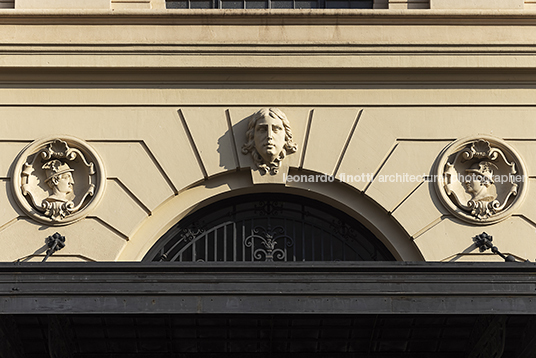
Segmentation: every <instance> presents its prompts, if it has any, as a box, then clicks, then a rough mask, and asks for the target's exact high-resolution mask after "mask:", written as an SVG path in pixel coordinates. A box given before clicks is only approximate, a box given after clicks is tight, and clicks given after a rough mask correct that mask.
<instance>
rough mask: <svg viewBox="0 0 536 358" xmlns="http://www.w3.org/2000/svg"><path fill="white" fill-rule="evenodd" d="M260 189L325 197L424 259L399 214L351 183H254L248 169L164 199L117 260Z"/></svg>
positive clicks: (398, 250)
mask: <svg viewBox="0 0 536 358" xmlns="http://www.w3.org/2000/svg"><path fill="white" fill-rule="evenodd" d="M260 192H274V193H283V194H284V193H288V194H293V195H299V196H303V197H307V198H311V199H315V200H318V201H321V202H323V203H325V204H327V205H330V206H332V207H334V208H335V209H338V210H341V211H343V212H345V213H346V214H348V215H349V216H351V217H353V218H355V219H356V220H358V221H359V222H360V223H362V224H363V225H364V226H365V227H366V228H367V229H368V230H370V231H371V232H372V233H373V234H374V235H375V236H376V237H377V238H378V239H379V240H380V241H381V242H382V243H383V244H384V245H385V246H386V247H387V249H388V250H389V251H390V252H391V253H392V254H393V256H394V257H395V258H396V259H397V260H399V261H421V260H423V257H422V254H421V253H420V251H419V250H418V248H417V247H416V246H415V244H414V243H413V241H412V240H411V238H410V237H409V235H408V234H407V232H405V231H404V229H403V228H402V227H401V226H400V225H399V224H398V223H397V222H396V220H395V219H394V218H393V217H392V216H390V215H389V214H388V213H387V212H386V211H385V210H384V209H383V208H381V207H380V206H379V205H377V204H376V203H375V202H374V201H372V200H371V199H370V198H368V197H367V196H365V195H363V194H362V193H360V192H358V191H356V190H355V189H353V188H352V187H350V186H348V185H345V184H342V183H339V182H333V183H287V184H286V185H283V184H258V185H253V184H252V181H251V174H250V172H249V171H239V172H232V173H226V174H223V175H220V176H216V177H213V178H211V179H208V180H206V181H204V182H203V183H201V184H199V185H196V186H193V187H191V188H189V189H187V190H185V191H183V192H181V193H180V194H179V195H177V196H175V197H174V198H172V199H170V200H168V201H167V202H165V203H164V204H162V205H161V206H160V207H159V208H157V210H155V211H154V212H153V214H152V215H151V216H150V217H149V218H147V219H146V220H145V221H144V222H143V223H142V224H141V226H140V227H139V228H138V230H137V231H136V232H135V234H134V235H133V236H132V237H131V239H130V240H129V242H128V243H127V244H126V245H125V247H124V249H123V250H122V251H121V253H120V254H119V255H118V257H117V260H118V261H140V260H142V259H143V257H144V256H145V255H146V253H147V252H148V251H149V250H150V249H151V248H152V247H153V245H154V244H155V243H156V242H157V241H158V240H159V239H160V237H161V236H162V235H164V234H165V233H166V232H167V231H168V230H169V229H170V228H171V227H173V226H174V225H175V224H176V223H178V222H179V221H180V220H181V219H183V218H184V217H186V216H187V215H188V214H190V213H192V212H194V211H196V210H198V209H200V208H203V207H205V206H207V205H210V204H212V203H214V202H217V201H219V200H222V199H226V198H230V197H233V196H238V195H243V194H250V193H260Z"/></svg>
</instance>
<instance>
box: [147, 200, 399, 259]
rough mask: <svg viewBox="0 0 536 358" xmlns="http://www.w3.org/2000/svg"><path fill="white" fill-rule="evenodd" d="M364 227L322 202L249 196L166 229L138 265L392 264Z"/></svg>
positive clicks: (385, 252) (191, 215) (381, 245)
mask: <svg viewBox="0 0 536 358" xmlns="http://www.w3.org/2000/svg"><path fill="white" fill-rule="evenodd" d="M393 260H395V259H394V257H393V255H392V254H391V253H390V252H389V250H387V248H386V247H385V246H384V245H383V243H381V241H380V240H378V239H377V238H376V237H375V236H374V235H373V234H372V233H371V232H370V231H369V230H368V229H367V228H365V227H364V226H363V225H362V224H361V223H359V222H358V221H357V220H355V219H353V218H351V217H350V216H348V215H347V214H345V213H343V212H341V211H339V210H337V209H335V208H332V207H330V206H328V205H326V204H324V203H321V202H318V201H315V200H311V199H307V198H303V197H299V196H295V195H282V194H254V195H253V194H252V195H245V196H239V197H235V198H231V199H226V200H222V201H220V202H217V203H214V204H212V205H209V206H207V207H205V208H203V209H201V210H198V211H197V212H194V213H193V214H190V215H189V216H187V217H186V218H184V219H183V220H181V221H180V222H179V223H178V224H176V225H175V226H174V227H172V228H171V229H170V230H169V231H168V232H167V233H166V234H164V235H163V236H162V238H161V239H160V240H159V241H158V242H157V243H156V244H155V246H154V247H153V248H152V249H151V250H150V251H149V252H148V253H147V255H146V257H145V258H144V261H182V262H217V261H221V262H229V261H230V262H244V261H298V262H299V261H393Z"/></svg>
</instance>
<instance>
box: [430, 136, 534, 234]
mask: <svg viewBox="0 0 536 358" xmlns="http://www.w3.org/2000/svg"><path fill="white" fill-rule="evenodd" d="M436 165H437V166H436V174H437V180H436V181H435V184H436V185H435V188H436V191H437V194H438V196H439V198H440V200H441V201H442V202H443V204H444V205H445V206H446V207H447V208H448V209H449V211H450V212H452V213H453V214H454V215H455V216H457V217H458V218H461V219H463V220H465V221H468V222H471V223H473V224H480V225H485V224H491V223H495V222H498V221H500V220H503V219H506V218H507V217H508V216H510V215H511V214H512V213H513V212H514V211H515V208H516V207H517V206H519V204H520V203H521V202H522V200H523V197H524V195H525V192H526V187H527V185H528V182H527V177H526V175H527V171H526V169H525V165H524V163H523V161H522V160H521V158H520V156H519V155H518V154H517V153H516V151H515V150H514V149H513V148H512V147H510V146H509V145H508V144H506V142H504V141H503V140H501V139H499V138H495V137H491V136H479V137H471V138H464V139H461V140H458V141H456V142H453V143H452V144H451V145H450V146H448V147H447V148H446V149H445V150H444V152H443V154H442V155H441V157H440V158H439V160H438V161H437V162H436Z"/></svg>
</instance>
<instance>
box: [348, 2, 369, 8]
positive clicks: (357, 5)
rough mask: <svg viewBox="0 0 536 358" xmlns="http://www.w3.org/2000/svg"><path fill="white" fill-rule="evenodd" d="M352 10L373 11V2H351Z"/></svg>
mask: <svg viewBox="0 0 536 358" xmlns="http://www.w3.org/2000/svg"><path fill="white" fill-rule="evenodd" d="M350 9H372V1H350Z"/></svg>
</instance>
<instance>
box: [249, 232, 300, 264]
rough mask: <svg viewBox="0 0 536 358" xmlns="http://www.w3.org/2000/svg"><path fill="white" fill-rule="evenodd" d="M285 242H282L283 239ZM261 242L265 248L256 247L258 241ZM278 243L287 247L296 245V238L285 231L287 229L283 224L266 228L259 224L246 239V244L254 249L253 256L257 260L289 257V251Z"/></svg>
mask: <svg viewBox="0 0 536 358" xmlns="http://www.w3.org/2000/svg"><path fill="white" fill-rule="evenodd" d="M280 240H281V241H284V243H281V241H280ZM258 242H260V244H262V245H263V246H264V249H263V248H257V249H256V248H255V247H258V246H255V244H256V243H258ZM277 245H283V246H286V247H292V246H293V245H294V240H293V239H292V238H291V237H290V236H288V235H287V234H286V233H285V229H283V228H282V227H281V226H278V227H276V228H273V229H271V228H270V227H268V229H265V228H263V227H261V226H257V227H256V228H255V229H253V232H252V233H251V235H249V236H248V237H246V238H245V239H244V246H245V247H251V248H252V249H253V257H254V258H255V259H256V260H262V259H263V258H264V261H274V258H275V259H276V260H283V261H285V259H286V258H287V253H286V251H285V250H283V249H280V248H276V246H277Z"/></svg>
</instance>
